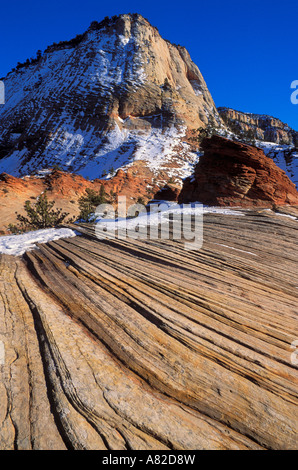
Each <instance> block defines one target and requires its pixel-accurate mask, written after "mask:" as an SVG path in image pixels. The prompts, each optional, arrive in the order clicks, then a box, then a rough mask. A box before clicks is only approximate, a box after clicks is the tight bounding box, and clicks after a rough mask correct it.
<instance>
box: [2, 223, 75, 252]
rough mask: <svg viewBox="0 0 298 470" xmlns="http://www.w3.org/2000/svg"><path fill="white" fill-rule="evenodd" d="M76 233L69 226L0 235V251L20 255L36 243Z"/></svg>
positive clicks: (31, 248)
mask: <svg viewBox="0 0 298 470" xmlns="http://www.w3.org/2000/svg"><path fill="white" fill-rule="evenodd" d="M76 235H77V233H76V232H75V231H74V230H71V229H69V228H49V229H43V230H36V231H34V232H27V233H24V234H22V235H8V236H5V237H0V253H2V254H6V255H14V256H21V255H23V254H24V253H25V252H26V251H31V250H33V249H34V248H36V243H47V242H50V241H53V240H58V239H59V238H70V237H75V236H76Z"/></svg>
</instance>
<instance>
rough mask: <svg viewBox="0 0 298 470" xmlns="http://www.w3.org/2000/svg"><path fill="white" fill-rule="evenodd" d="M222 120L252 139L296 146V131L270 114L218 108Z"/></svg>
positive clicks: (297, 139) (297, 134)
mask: <svg viewBox="0 0 298 470" xmlns="http://www.w3.org/2000/svg"><path fill="white" fill-rule="evenodd" d="M218 112H219V114H220V116H221V117H222V119H223V121H224V122H225V124H226V125H227V127H229V128H230V129H231V130H232V131H234V132H236V133H237V134H240V135H241V133H243V136H245V135H249V136H250V137H251V138H252V139H255V140H261V141H265V142H274V143H276V144H284V145H289V146H292V145H294V146H298V132H297V131H294V130H293V129H291V128H290V127H289V126H288V125H287V124H285V123H284V122H282V121H281V120H280V119H277V118H274V117H272V116H267V115H261V114H253V113H243V112H241V111H235V110H234V109H231V108H218Z"/></svg>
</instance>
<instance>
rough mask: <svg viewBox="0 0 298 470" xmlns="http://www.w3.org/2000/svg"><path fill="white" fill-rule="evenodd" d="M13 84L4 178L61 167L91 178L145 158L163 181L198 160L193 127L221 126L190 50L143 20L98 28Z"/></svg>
mask: <svg viewBox="0 0 298 470" xmlns="http://www.w3.org/2000/svg"><path fill="white" fill-rule="evenodd" d="M4 82H5V87H6V104H5V106H2V107H1V108H0V158H1V160H0V172H1V171H5V172H7V173H10V174H12V175H14V176H20V175H26V174H30V173H31V172H32V171H35V170H40V169H43V168H49V167H52V166H53V165H54V164H57V165H59V166H61V167H62V168H63V169H65V170H69V171H77V172H79V173H80V174H82V175H83V176H88V177H90V178H92V179H93V178H97V177H101V176H102V175H105V174H109V173H110V170H111V169H113V170H117V169H119V168H121V167H122V168H123V167H126V166H127V165H130V166H131V165H133V162H134V161H136V160H141V161H144V162H145V163H146V164H147V166H149V167H151V168H153V169H154V171H155V172H156V174H158V170H159V168H160V166H164V167H165V168H167V167H169V166H170V167H171V165H172V163H173V161H174V162H175V163H176V166H177V167H180V168H181V167H183V166H184V167H185V162H188V163H187V164H191V163H192V162H193V161H195V159H196V154H195V153H194V152H192V151H191V148H190V147H189V146H188V145H187V144H185V143H184V142H183V139H184V136H185V131H186V128H198V127H201V126H203V127H204V126H206V124H207V123H208V121H209V120H211V121H216V120H217V121H218V122H220V118H219V116H218V113H217V110H216V108H215V105H214V102H213V100H212V97H211V95H210V93H209V91H208V89H207V86H206V83H205V81H204V79H203V77H202V75H201V73H200V71H199V69H198V67H197V66H196V65H195V64H194V63H193V62H192V60H191V58H190V56H189V54H188V52H187V51H186V49H184V48H183V47H181V46H176V45H173V44H171V43H170V42H169V41H166V40H164V39H162V38H161V36H160V35H159V33H158V31H157V29H156V28H154V27H153V26H151V25H150V24H149V23H148V21H147V20H145V19H144V18H143V17H142V16H140V15H120V16H118V17H113V18H112V19H110V20H105V21H103V22H102V23H96V22H94V23H92V25H91V27H90V28H89V29H88V30H87V31H86V32H85V33H84V34H83V35H80V36H79V37H78V38H77V39H76V40H73V41H69V42H63V43H61V44H59V45H53V46H51V47H48V48H47V50H46V51H45V53H44V54H43V55H41V57H40V58H39V60H37V61H35V62H34V63H33V64H31V65H28V66H25V67H22V68H19V69H18V70H15V71H13V72H11V73H9V74H8V75H7V77H6V78H5V79H4ZM184 140H185V139H184ZM187 164H186V165H187ZM174 166H175V165H174ZM176 173H177V174H178V173H179V172H178V170H177V172H176ZM181 176H183V174H182V175H181Z"/></svg>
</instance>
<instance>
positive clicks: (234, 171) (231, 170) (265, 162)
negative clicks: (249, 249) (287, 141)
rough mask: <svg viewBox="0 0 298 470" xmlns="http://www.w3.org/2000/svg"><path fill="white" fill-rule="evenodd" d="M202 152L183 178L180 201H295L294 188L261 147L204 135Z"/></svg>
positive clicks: (251, 203)
mask: <svg viewBox="0 0 298 470" xmlns="http://www.w3.org/2000/svg"><path fill="white" fill-rule="evenodd" d="M202 149H203V150H204V155H203V156H201V157H200V160H199V163H198V164H197V165H196V168H195V172H194V175H193V176H192V177H190V178H187V179H186V180H185V182H184V186H183V189H182V191H181V193H180V195H179V201H180V202H194V201H199V202H201V203H203V204H208V205H220V206H223V205H228V206H246V207H250V206H260V207H273V206H274V205H284V204H290V205H291V204H293V205H295V204H298V192H297V190H296V187H295V185H294V184H293V183H292V182H291V181H290V180H289V178H288V177H287V176H286V174H285V172H284V171H283V170H281V169H280V168H278V167H277V166H276V165H275V163H274V162H273V160H272V159H270V158H268V157H266V156H265V154H264V152H263V151H262V150H261V149H258V148H256V147H253V146H250V145H246V144H243V143H240V142H233V141H231V140H228V139H225V138H223V137H219V136H213V137H212V138H210V139H205V140H204V141H203V143H202Z"/></svg>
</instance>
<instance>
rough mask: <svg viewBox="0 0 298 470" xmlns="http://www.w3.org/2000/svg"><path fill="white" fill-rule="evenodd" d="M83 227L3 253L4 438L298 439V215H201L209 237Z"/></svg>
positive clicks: (20, 444)
mask: <svg viewBox="0 0 298 470" xmlns="http://www.w3.org/2000/svg"><path fill="white" fill-rule="evenodd" d="M74 228H75V229H76V230H78V231H80V232H81V235H80V236H77V237H75V238H71V239H65V240H58V241H55V242H51V243H49V244H47V245H39V249H38V250H35V251H31V252H28V253H27V254H26V255H25V257H24V259H22V258H14V257H12V256H7V255H2V256H0V271H1V281H0V295H1V299H2V302H1V304H0V341H1V346H2V347H1V353H2V354H1V356H0V362H1V363H0V379H1V380H0V449H2V450H3V449H6V450H8V449H20V450H21V449H26V450H27V449H36V450H38V449H44V450H48V449H89V450H105V449H108V450H125V449H128V450H131V449H141V450H145V449H147V450H152V449H155V450H158V449H159V450H172V451H179V450H182V449H186V450H194V449H229V450H231V449H242V450H243V449H245V450H246V449H284V450H285V449H288V450H289V449H296V448H297V432H298V430H297V423H298V419H297V418H298V416H297V404H298V402H297V384H298V377H297V368H296V366H295V359H296V355H295V354H293V352H294V349H293V344H294V343H293V342H294V341H295V340H296V339H297V337H298V330H297V321H296V315H297V287H298V285H297V221H295V220H292V219H290V218H287V217H280V216H277V215H274V214H271V212H270V211H263V212H255V213H254V212H249V211H247V212H246V213H245V216H243V215H241V213H240V214H239V215H238V216H237V215H236V214H235V215H231V216H227V215H224V216H223V215H218V214H210V215H205V217H204V244H203V248H202V249H201V250H199V251H185V249H184V243H183V241H181V242H179V241H171V240H162V241H161V242H158V241H157V240H149V239H148V240H143V241H142V240H137V239H135V240H132V239H129V240H107V241H104V240H102V241H99V240H98V239H97V238H96V237H95V235H94V230H93V229H91V228H90V227H87V226H86V227H83V226H82V227H80V226H75V227H74ZM3 351H4V352H5V354H3ZM293 358H294V359H293Z"/></svg>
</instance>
